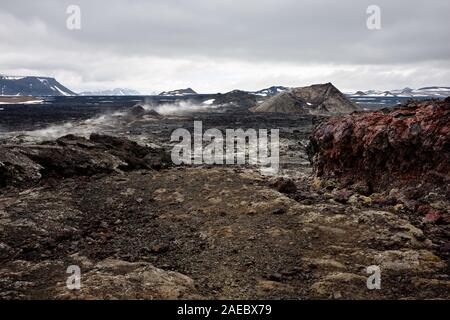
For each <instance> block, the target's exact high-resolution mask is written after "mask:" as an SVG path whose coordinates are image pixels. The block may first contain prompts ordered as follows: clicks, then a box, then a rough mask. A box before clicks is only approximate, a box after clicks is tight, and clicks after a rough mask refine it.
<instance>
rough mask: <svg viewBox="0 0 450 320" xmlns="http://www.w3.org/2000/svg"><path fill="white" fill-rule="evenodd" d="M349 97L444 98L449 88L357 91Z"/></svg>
mask: <svg viewBox="0 0 450 320" xmlns="http://www.w3.org/2000/svg"><path fill="white" fill-rule="evenodd" d="M349 95H350V96H358V97H362V96H370V97H411V98H414V97H436V98H445V97H448V96H450V87H443V86H432V87H423V88H419V89H412V88H409V87H406V88H404V89H395V90H386V91H382V90H367V91H357V92H355V93H351V94H349Z"/></svg>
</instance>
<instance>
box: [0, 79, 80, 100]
mask: <svg viewBox="0 0 450 320" xmlns="http://www.w3.org/2000/svg"><path fill="white" fill-rule="evenodd" d="M0 95H2V96H74V95H76V93H75V92H73V91H71V90H70V89H68V88H67V87H65V86H63V85H62V84H61V83H59V82H58V81H56V79H55V78H50V77H34V76H24V77H21V76H7V75H0Z"/></svg>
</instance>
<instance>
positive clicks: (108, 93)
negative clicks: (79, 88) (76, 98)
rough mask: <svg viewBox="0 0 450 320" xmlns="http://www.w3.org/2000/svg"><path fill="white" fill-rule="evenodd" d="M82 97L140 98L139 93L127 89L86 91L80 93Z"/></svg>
mask: <svg viewBox="0 0 450 320" xmlns="http://www.w3.org/2000/svg"><path fill="white" fill-rule="evenodd" d="M79 95H80V96H139V95H141V93H140V92H139V91H136V90H133V89H127V88H115V89H112V90H100V91H84V92H80V93H79Z"/></svg>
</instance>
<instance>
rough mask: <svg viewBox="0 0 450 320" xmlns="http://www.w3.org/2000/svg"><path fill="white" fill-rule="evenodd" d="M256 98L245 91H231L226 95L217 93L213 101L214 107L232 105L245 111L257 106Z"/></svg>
mask: <svg viewBox="0 0 450 320" xmlns="http://www.w3.org/2000/svg"><path fill="white" fill-rule="evenodd" d="M258 100H259V99H258V96H256V95H254V94H252V93H249V92H247V91H241V90H233V91H230V92H227V93H223V94H222V93H219V94H218V95H217V97H216V99H215V101H214V104H215V105H232V106H236V107H241V108H245V109H249V108H252V107H254V106H256V105H257V104H258Z"/></svg>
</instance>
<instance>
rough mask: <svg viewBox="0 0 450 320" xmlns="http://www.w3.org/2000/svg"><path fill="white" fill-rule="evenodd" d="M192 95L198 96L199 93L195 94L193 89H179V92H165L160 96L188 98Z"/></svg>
mask: <svg viewBox="0 0 450 320" xmlns="http://www.w3.org/2000/svg"><path fill="white" fill-rule="evenodd" d="M192 94H197V92H195V91H194V90H192V89H191V88H187V89H177V90H172V91H163V92H161V93H160V94H159V96H172V97H173V96H188V95H192Z"/></svg>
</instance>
